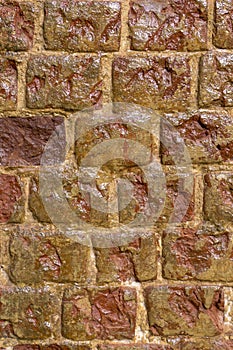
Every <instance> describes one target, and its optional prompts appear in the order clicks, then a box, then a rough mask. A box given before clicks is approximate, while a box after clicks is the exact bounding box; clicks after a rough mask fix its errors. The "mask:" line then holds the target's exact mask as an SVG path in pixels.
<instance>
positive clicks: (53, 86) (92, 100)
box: [26, 55, 102, 110]
mask: <svg viewBox="0 0 233 350" xmlns="http://www.w3.org/2000/svg"><path fill="white" fill-rule="evenodd" d="M99 70H100V65H99V59H98V58H96V57H90V56H86V57H82V58H78V57H75V56H71V55H66V56H65V55H63V56H33V57H31V58H30V59H29V62H28V68H27V77H26V79H27V96H26V100H27V107H29V108H62V109H67V110H70V109H71V110H72V109H77V110H81V109H83V108H86V107H91V106H93V105H95V104H97V103H98V102H99V101H100V98H101V94H102V91H101V79H100V77H99Z"/></svg>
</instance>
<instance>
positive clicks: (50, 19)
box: [44, 0, 121, 52]
mask: <svg viewBox="0 0 233 350" xmlns="http://www.w3.org/2000/svg"><path fill="white" fill-rule="evenodd" d="M120 29H121V11H120V3H119V2H114V1H112V2H107V1H101V2H97V1H93V2H91V3H90V2H88V1H77V0H72V1H69V2H67V3H66V5H64V3H61V2H60V1H58V0H57V1H50V0H49V1H46V3H45V21H44V36H45V44H46V48H47V49H49V50H56V51H57V50H62V51H86V52H95V51H117V50H118V49H119V46H120Z"/></svg>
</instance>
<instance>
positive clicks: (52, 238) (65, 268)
mask: <svg viewBox="0 0 233 350" xmlns="http://www.w3.org/2000/svg"><path fill="white" fill-rule="evenodd" d="M9 250H10V256H11V261H10V266H9V276H10V278H11V280H12V281H13V282H14V283H17V284H18V283H24V284H26V285H34V284H38V283H42V282H43V281H51V282H57V283H65V282H66V283H68V282H77V283H80V284H83V283H88V280H89V278H90V277H89V274H88V271H89V270H88V266H89V263H90V249H89V247H87V246H84V245H81V244H79V243H78V242H77V241H76V240H75V238H73V239H72V237H70V238H69V237H68V236H65V235H62V234H61V233H59V232H58V231H55V230H54V229H49V228H47V229H46V228H44V227H40V226H31V227H30V226H28V227H27V226H24V228H18V229H17V228H15V229H14V231H13V233H12V234H11V236H10V246H9Z"/></svg>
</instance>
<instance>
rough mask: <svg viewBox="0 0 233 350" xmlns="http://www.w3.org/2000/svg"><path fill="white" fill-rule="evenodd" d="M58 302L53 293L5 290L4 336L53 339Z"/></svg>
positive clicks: (0, 328)
mask: <svg viewBox="0 0 233 350" xmlns="http://www.w3.org/2000/svg"><path fill="white" fill-rule="evenodd" d="M54 302H55V297H54V295H53V294H52V293H50V292H49V291H47V292H45V291H42V290H40V289H38V290H32V289H30V288H29V289H28V290H24V289H13V288H11V289H9V288H6V289H2V290H1V293H0V303H1V304H0V305H1V314H0V336H1V337H4V338H19V339H46V338H48V337H50V336H51V331H52V329H51V322H52V318H53V316H54V310H55V304H54ZM56 311H57V310H56ZM56 311H55V312H56Z"/></svg>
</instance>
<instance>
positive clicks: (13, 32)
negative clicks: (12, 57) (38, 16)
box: [0, 0, 35, 51]
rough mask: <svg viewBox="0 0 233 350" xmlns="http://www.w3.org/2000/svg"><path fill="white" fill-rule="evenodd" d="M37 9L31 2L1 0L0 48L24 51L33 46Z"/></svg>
mask: <svg viewBox="0 0 233 350" xmlns="http://www.w3.org/2000/svg"><path fill="white" fill-rule="evenodd" d="M34 21H35V9H34V7H33V5H32V3H30V2H18V1H11V0H1V1H0V23H1V24H0V31H1V39H0V50H8V51H24V50H28V49H30V48H31V47H32V44H33V36H34Z"/></svg>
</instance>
